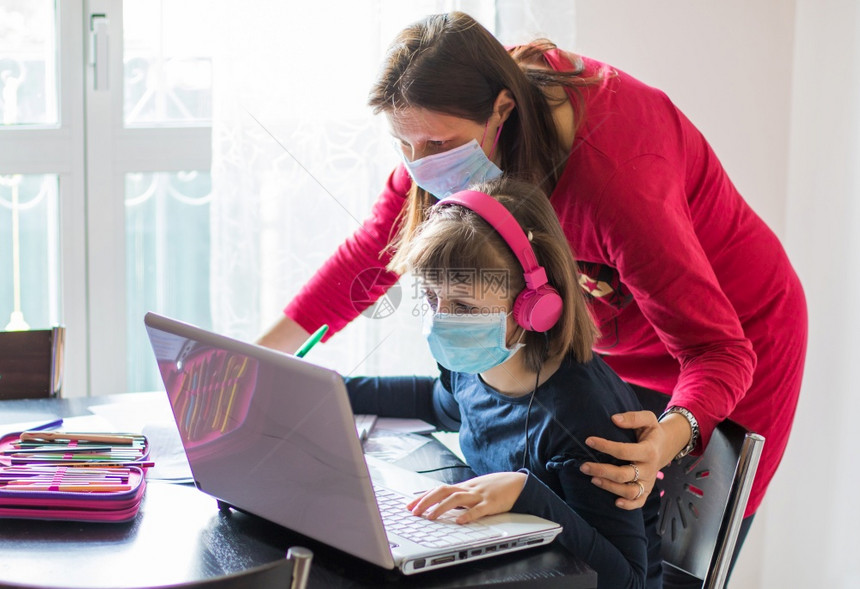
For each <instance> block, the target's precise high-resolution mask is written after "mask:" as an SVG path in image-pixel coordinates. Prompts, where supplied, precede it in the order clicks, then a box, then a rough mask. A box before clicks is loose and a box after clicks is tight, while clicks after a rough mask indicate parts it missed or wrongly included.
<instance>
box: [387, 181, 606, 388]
mask: <svg viewBox="0 0 860 589" xmlns="http://www.w3.org/2000/svg"><path fill="white" fill-rule="evenodd" d="M470 190H477V191H478V192H483V193H485V194H488V195H490V196H492V197H493V198H495V199H496V200H498V201H499V202H500V203H502V205H504V207H505V208H506V209H508V211H510V213H511V214H512V215H513V217H514V218H515V219H516V220H517V223H519V225H520V227H521V228H522V229H523V231H524V232H525V234H526V235H528V236H530V241H531V245H532V249H533V250H534V253H535V257H536V258H537V261H538V264H540V265H541V266H543V267H544V269H545V270H546V274H547V279H548V280H549V284H550V285H552V286H553V287H555V289H556V290H557V291H558V293H559V295H560V296H561V299H562V301H563V310H562V314H561V318H560V319H559V321H558V323H556V324H555V326H553V327H552V328H551V329H550V330H549V331H548V332H547V333H546V334H543V333H537V332H534V331H527V332H526V334H525V336H524V339H523V342H524V343H525V344H526V345H525V348H524V349H523V351H522V352H521V353H523V354H525V356H524V359H525V364H526V367H527V368H528V369H529V370H531V371H533V372H537V370H538V368H539V367H540V366H541V364H543V363H544V362H545V361H546V360H547V359H548V358H555V357H557V356H559V355H562V354H568V353H572V354H573V356H574V357H575V358H576V359H577V360H578V361H580V362H586V361H588V360H589V359H591V355H592V352H591V348H592V346H593V344H594V341H595V337H596V335H597V330H596V328H595V326H594V323H593V321H592V319H591V316H590V315H589V312H588V308H587V306H586V302H585V295H584V294H583V292H582V288H581V287H580V286H579V274H578V271H577V267H576V262H575V261H574V259H573V254H572V253H571V251H570V245H569V244H568V242H567V239H566V238H565V236H564V233H563V231H562V229H561V225H560V224H559V221H558V217H557V216H556V214H555V211H554V210H553V208H552V206H551V205H550V203H549V199H548V198H547V196H546V194H544V193H543V192H542V191H541V189H540V188H538V187H537V186H535V185H534V184H528V183H525V182H519V181H516V180H513V179H506V178H500V179H497V180H493V181H492V182H486V183H482V184H477V185H475V186H472V187H470ZM389 268H390V269H392V270H394V271H396V272H401V273H402V272H404V271H407V270H408V271H411V272H413V273H414V274H415V275H416V276H418V277H419V278H423V279H426V280H429V281H430V282H435V281H436V280H437V278H438V277H439V276H440V275H442V276H444V275H446V274H447V273H448V272H449V271H452V270H454V271H462V270H463V269H473V268H474V269H475V270H476V271H477V276H478V277H480V276H481V273H482V272H486V271H489V270H493V271H501V272H497V273H496V275H499V274H501V273H503V274H504V276H506V277H507V279H508V280H507V284H506V286H507V300H508V302H509V303H510V304H511V305H512V304H513V302H514V300H515V299H516V297H517V295H518V294H519V293H520V292H522V290H523V288H525V280H524V278H523V268H522V266H521V265H520V263H519V261H518V260H517V258H516V256H515V255H514V252H513V251H512V250H511V248H510V246H509V245H508V244H507V243H506V242H505V241H504V240H503V239H502V237H501V236H500V235H499V234H498V233H497V232H496V230H495V229H493V228H492V227H491V226H490V224H489V223H487V222H486V221H485V220H484V219H483V218H482V217H481V216H479V215H478V214H477V213H475V212H473V211H472V210H470V209H467V208H465V207H462V206H459V205H453V204H452V205H446V206H443V207H431V208H430V210H429V211H428V217H427V220H426V221H424V222H423V223H422V224H421V225H420V226H419V227H418V228H417V230H416V231H415V232H414V234H413V236H412V238H411V239H410V240H409V241H408V242H405V243H404V244H403V245H402V247H401V248H400V249H399V250H398V251H397V252H396V254H395V255H394V257H393V259H392V260H391V263H390V265H389ZM477 286H479V287H485V286H486V285H480V284H479V285H477Z"/></svg>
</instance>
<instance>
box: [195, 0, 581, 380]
mask: <svg viewBox="0 0 860 589" xmlns="http://www.w3.org/2000/svg"><path fill="white" fill-rule="evenodd" d="M217 7H218V8H217V9H218V11H219V12H218V19H217V20H218V23H219V30H220V35H219V38H220V42H219V44H218V48H217V52H216V55H215V57H214V72H215V81H214V105H213V161H212V184H213V189H212V198H213V201H212V245H211V247H212V274H211V276H212V293H213V295H212V297H213V298H212V309H213V326H214V328H215V329H216V330H218V331H220V332H223V333H227V334H230V335H233V336H234V337H238V338H240V339H245V340H251V339H254V338H256V337H257V336H258V335H259V334H260V333H261V332H262V331H263V330H264V329H265V328H266V327H268V326H269V325H270V324H271V323H272V322H274V321H275V320H276V319H277V318H278V317H279V316H280V313H281V310H282V309H283V307H284V306H285V305H286V303H287V302H288V301H289V300H290V298H291V297H292V296H293V295H294V294H295V293H296V292H297V291H298V289H299V288H300V287H301V285H302V284H304V283H305V281H307V279H308V278H310V276H311V275H312V274H313V273H314V271H315V270H316V269H317V268H318V267H319V266H320V265H321V264H322V263H323V262H324V261H325V260H326V259H327V258H328V256H329V255H330V254H331V253H332V252H333V251H334V249H335V248H336V247H337V245H338V244H339V243H340V242H341V241H342V240H343V239H344V238H345V237H346V236H348V235H349V234H351V233H352V232H353V231H354V230H355V229H356V228H357V227H358V226H359V224H360V222H361V221H362V220H363V219H364V218H365V216H366V215H367V214H368V213H369V211H370V207H371V205H372V203H373V201H374V200H375V198H376V196H377V195H378V193H379V191H380V189H381V187H382V186H383V183H384V182H385V180H386V179H387V177H388V174H389V173H390V171H391V170H392V169H393V167H394V165H395V164H396V162H397V156H396V154H395V151H394V150H393V149H392V147H391V140H390V136H389V134H388V131H387V126H386V125H385V121H384V118H383V117H381V116H379V117H374V116H373V115H372V113H371V111H370V109H369V108H368V107H367V106H366V101H367V93H368V91H369V89H370V87H371V84H372V83H373V81H374V79H375V76H376V73H377V71H378V68H379V66H380V65H381V63H382V60H383V57H384V52H385V49H386V48H387V46H388V44H389V43H390V42H391V40H392V39H393V38H394V36H395V35H396V34H397V32H399V31H400V30H401V29H402V28H404V27H405V26H407V25H408V24H410V23H412V22H414V21H415V20H418V19H420V18H422V17H424V16H426V15H427V14H432V13H437V12H446V11H449V10H463V11H465V12H468V13H469V14H471V15H472V16H474V17H475V18H477V19H478V20H479V21H480V22H482V24H484V25H485V26H486V27H487V28H488V29H490V30H491V31H493V32H495V33H496V34H497V36H498V37H499V38H500V40H501V41H502V42H504V43H515V42H525V41H528V40H530V39H532V38H534V37H538V36H549V37H551V38H553V39H554V40H556V41H557V43H558V44H559V45H562V46H570V45H571V44H572V41H573V31H574V22H573V6H572V4H571V3H570V2H563V1H559V0H553V1H552V2H545V3H541V4H540V7H541V10H540V12H539V14H538V13H535V12H533V11H532V9H531V8H530V5H529V3H522V2H514V1H513V0H508V1H501V0H500V1H498V2H493V1H489V0H467V1H462V2H451V1H447V2H446V1H442V0H422V1H419V2H399V1H396V0H360V1H346V0H343V1H336V2H325V1H323V2H301V3H299V2H283V1H282V0H261V1H258V2H252V3H240V2H226V1H222V2H221V3H219V4H218V5H217ZM440 83H444V81H440ZM414 290H415V289H414V286H413V283H412V281H411V280H410V279H409V278H408V277H404V279H403V280H402V281H401V284H400V292H399V295H400V301H399V304H398V305H397V310H396V312H394V313H393V314H392V315H387V314H386V313H380V314H379V315H380V316H384V317H381V318H375V319H373V318H368V317H365V316H360V317H359V318H358V319H357V320H356V321H353V322H352V324H350V326H349V327H348V328H347V329H346V330H344V331H343V332H342V333H340V334H338V335H337V336H336V337H335V338H333V339H332V340H331V341H330V342H329V343H327V344H325V345H322V346H318V347H317V348H315V349H314V351H313V360H315V361H317V362H319V363H322V364H325V365H328V366H330V367H332V368H335V369H337V370H339V371H340V372H342V373H344V374H411V373H416V374H422V373H428V372H432V371H433V370H434V367H435V364H434V363H433V362H432V359H431V357H430V354H429V352H428V351H427V349H426V348H427V346H426V344H425V343H424V342H423V341H422V338H421V336H420V324H419V321H418V320H417V319H416V318H415V317H414V316H413V314H412V311H413V309H414V308H415V306H416V304H417V303H419V300H417V298H416V294H415V292H414ZM396 294H397V293H392V299H393V300H396V299H397V296H396Z"/></svg>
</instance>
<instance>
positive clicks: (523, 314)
mask: <svg viewBox="0 0 860 589" xmlns="http://www.w3.org/2000/svg"><path fill="white" fill-rule="evenodd" d="M446 204H457V205H460V206H463V207H466V208H467V209H469V210H471V211H474V212H475V213H477V214H478V215H479V216H480V217H481V218H482V219H484V220H485V221H486V222H487V223H489V224H490V225H491V226H492V227H493V229H495V230H496V231H497V232H498V234H499V235H501V236H502V239H504V240H505V243H507V244H508V246H510V248H511V250H513V252H514V255H515V256H516V257H517V260H519V262H520V266H522V268H523V277H524V278H525V280H526V287H525V288H524V289H523V291H522V292H521V293H520V294H519V295H517V300H516V301H514V309H513V313H514V320H516V322H517V323H518V324H519V325H520V326H521V327H522V328H523V329H526V330H528V331H537V332H544V331H549V330H550V329H552V326H553V325H555V324H556V323H557V322H558V319H559V317H561V311H562V307H563V303H562V300H561V296H560V295H559V294H558V291H557V290H556V289H555V288H553V287H552V286H550V285H549V284H548V282H547V278H546V270H544V268H543V266H539V265H538V262H537V257H536V256H535V253H534V250H533V249H532V245H531V243H529V240H528V238H527V237H526V235H525V233H524V232H523V228H522V227H520V224H519V223H517V220H516V219H514V216H513V215H511V213H510V211H508V209H506V208H505V205H503V204H502V203H500V202H499V201H497V200H496V199H494V198H493V197H492V196H490V195H488V194H484V193H483V192H477V191H475V190H463V191H461V192H457V193H456V194H452V195H451V196H446V197H445V198H443V199H442V200H440V201H439V203H438V205H446ZM438 205H437V206H438Z"/></svg>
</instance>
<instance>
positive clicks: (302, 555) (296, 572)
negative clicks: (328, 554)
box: [0, 546, 313, 589]
mask: <svg viewBox="0 0 860 589" xmlns="http://www.w3.org/2000/svg"><path fill="white" fill-rule="evenodd" d="M312 558H313V553H312V552H311V551H310V550H308V549H307V548H301V547H297V546H295V547H292V548H290V549H289V552H287V557H286V558H285V559H283V560H277V561H274V562H270V563H267V564H264V565H260V566H258V567H254V568H250V569H246V570H244V571H239V572H236V573H231V574H229V575H223V576H220V577H212V578H210V579H204V580H202V581H190V582H187V583H177V584H173V585H159V586H158V588H157V589H247V588H249V587H253V588H254V589H305V587H306V586H307V580H308V575H309V574H310V566H311V560H312ZM0 589H47V588H43V587H42V586H40V585H21V584H12V585H7V584H4V583H3V582H2V581H0ZM51 589H55V588H51Z"/></svg>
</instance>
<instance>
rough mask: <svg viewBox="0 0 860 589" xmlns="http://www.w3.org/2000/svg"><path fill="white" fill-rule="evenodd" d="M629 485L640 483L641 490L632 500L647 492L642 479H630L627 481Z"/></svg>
mask: <svg viewBox="0 0 860 589" xmlns="http://www.w3.org/2000/svg"><path fill="white" fill-rule="evenodd" d="M627 484H628V485H638V486H639V492H638V493H636V496H635V497H634V498H633V499H632V501H636V500H637V499H639V498H640V497H641V496H642V495H643V494H644V493H645V485H643V484H642V481H630V482H629V483H627Z"/></svg>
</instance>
